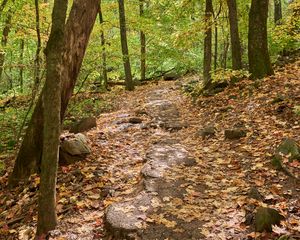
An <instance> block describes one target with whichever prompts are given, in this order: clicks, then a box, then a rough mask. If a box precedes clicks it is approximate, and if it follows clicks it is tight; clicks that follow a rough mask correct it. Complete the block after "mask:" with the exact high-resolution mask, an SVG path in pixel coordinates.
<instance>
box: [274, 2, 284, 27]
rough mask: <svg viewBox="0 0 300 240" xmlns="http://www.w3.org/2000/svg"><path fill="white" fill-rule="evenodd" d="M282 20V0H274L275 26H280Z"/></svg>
mask: <svg viewBox="0 0 300 240" xmlns="http://www.w3.org/2000/svg"><path fill="white" fill-rule="evenodd" d="M281 19H282V7H281V0H274V22H275V24H276V25H280V24H281Z"/></svg>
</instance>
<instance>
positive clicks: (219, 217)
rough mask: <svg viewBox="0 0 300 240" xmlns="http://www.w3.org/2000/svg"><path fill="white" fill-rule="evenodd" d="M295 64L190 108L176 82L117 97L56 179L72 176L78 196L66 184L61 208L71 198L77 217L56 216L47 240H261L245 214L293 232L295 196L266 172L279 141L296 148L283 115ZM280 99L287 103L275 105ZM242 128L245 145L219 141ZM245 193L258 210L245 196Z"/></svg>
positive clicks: (293, 122) (294, 126) (293, 91)
mask: <svg viewBox="0 0 300 240" xmlns="http://www.w3.org/2000/svg"><path fill="white" fill-rule="evenodd" d="M299 64H300V62H299V61H298V62H296V63H295V64H291V65H290V66H288V67H287V68H286V69H285V70H284V72H278V73H277V74H276V75H275V77H270V78H267V79H265V80H264V81H263V82H261V83H257V82H252V81H244V82H241V83H239V84H237V85H236V86H233V87H232V88H229V89H227V90H226V91H225V92H223V93H220V94H218V95H216V96H214V97H201V98H199V99H198V100H197V103H196V104H193V103H192V101H191V99H190V98H189V97H187V96H185V95H184V94H183V93H182V91H181V89H180V87H178V82H160V83H159V85H155V84H153V85H147V86H141V87H138V88H137V90H136V91H135V92H131V93H124V94H122V95H121V96H119V97H118V98H117V99H118V102H116V105H119V106H120V107H119V109H120V110H119V111H115V112H112V113H108V114H103V115H101V116H100V118H99V119H98V122H97V123H98V128H97V129H95V130H92V131H90V132H88V133H87V136H88V137H89V139H90V140H91V145H92V150H93V153H92V155H91V156H90V157H89V158H88V160H87V161H84V162H82V163H78V164H77V166H72V167H71V169H73V170H72V171H71V170H69V171H67V174H66V175H65V176H64V177H66V176H69V177H70V175H71V176H72V175H73V176H74V175H75V176H76V171H77V172H79V175H81V176H82V180H81V181H78V188H77V190H76V188H75V187H74V184H71V185H70V184H65V189H64V190H63V191H61V192H60V193H59V197H60V198H62V199H63V198H64V194H65V195H69V194H70V193H72V194H73V197H74V203H73V205H75V206H76V209H77V211H76V212H73V213H70V214H64V215H62V216H61V221H60V225H59V228H58V230H57V231H56V232H57V235H56V237H54V238H56V239H59V238H58V237H65V239H86V240H88V239H124V238H128V239H149V240H152V239H153V240H154V239H211V240H212V239H214V240H218V239H220V240H223V239H246V238H247V236H248V237H249V238H250V239H251V236H252V237H258V236H259V234H257V233H256V234H255V235H254V233H251V232H253V231H254V229H253V228H249V227H247V226H246V225H245V223H244V222H245V220H246V212H247V211H250V212H251V211H254V209H253V206H268V207H272V208H275V209H277V210H279V211H280V212H281V213H282V214H284V215H285V216H286V218H287V219H286V220H287V221H286V222H285V227H284V228H283V229H281V228H280V229H279V230H278V229H277V231H279V232H284V231H286V232H287V233H289V232H290V233H295V232H299V224H297V223H299V220H300V210H299V208H297V206H300V203H299V199H300V198H299V197H300V189H299V187H297V184H295V182H294V181H293V180H292V179H291V178H289V177H287V176H285V175H284V174H283V173H278V172H277V171H276V170H274V169H273V167H272V166H271V165H270V156H271V155H272V154H273V152H274V148H275V147H276V146H277V145H278V144H279V143H280V142H281V141H282V139H283V138H284V137H290V138H294V139H295V140H296V141H300V139H299V136H300V123H299V121H298V117H297V116H296V115H295V114H293V112H292V110H291V107H290V106H293V105H300V99H299V96H300V83H299V79H298V77H297V76H299V74H300V72H299V71H300V70H299ZM193 78H194V77H193V76H192V77H186V78H183V79H180V81H181V82H183V83H184V82H188V81H190V80H193ZM283 79H284V80H283ZM285 83H287V84H285ZM278 94H281V95H283V96H285V98H286V99H287V100H286V101H284V102H280V103H275V104H273V101H274V99H276V98H277V96H278ZM283 107H284V109H283V110H282V108H283ZM169 120H170V121H169ZM210 126H214V130H215V134H214V135H213V136H208V137H205V138H202V137H201V134H202V133H203V132H201V129H203V128H206V127H210ZM240 126H243V128H245V129H246V132H247V135H246V136H244V137H242V138H240V139H237V140H228V139H226V138H225V136H224V131H225V130H226V129H234V128H238V127H240ZM294 166H295V168H293V170H294V173H295V174H296V175H299V166H298V165H294ZM297 166H298V167H297ZM74 168H75V169H76V168H77V170H74ZM290 169H291V168H290ZM73 179H75V182H76V179H78V177H75V178H74V177H73ZM60 181H61V182H66V180H64V179H63V178H60ZM75 186H76V184H75ZM251 189H255V190H258V191H259V192H260V194H261V196H262V198H263V199H264V200H263V202H262V201H257V200H253V199H252V197H253V196H251V195H250V197H249V192H251V191H250V190H251ZM62 209H65V207H63V208H62ZM62 211H63V210H62ZM105 213H106V214H105ZM250 216H251V214H250ZM248 220H249V219H248ZM248 234H250V235H248ZM54 236H55V235H54ZM275 236H276V233H275ZM277 236H278V235H277ZM265 238H266V239H272V238H275V237H274V235H266V236H265ZM62 239H64V238H62Z"/></svg>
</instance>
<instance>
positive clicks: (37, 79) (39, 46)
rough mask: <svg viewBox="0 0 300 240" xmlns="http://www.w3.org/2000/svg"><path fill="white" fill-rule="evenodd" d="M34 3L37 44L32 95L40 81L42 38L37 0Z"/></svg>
mask: <svg viewBox="0 0 300 240" xmlns="http://www.w3.org/2000/svg"><path fill="white" fill-rule="evenodd" d="M34 5H35V27H36V36H37V46H36V53H35V60H34V88H33V95H35V92H36V90H37V88H38V85H39V83H40V69H41V56H40V54H41V50H42V40H41V29H40V10H39V0H34Z"/></svg>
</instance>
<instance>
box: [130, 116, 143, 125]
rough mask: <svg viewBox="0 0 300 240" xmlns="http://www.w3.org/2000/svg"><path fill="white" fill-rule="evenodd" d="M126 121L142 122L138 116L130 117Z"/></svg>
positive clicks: (132, 122)
mask: <svg viewBox="0 0 300 240" xmlns="http://www.w3.org/2000/svg"><path fill="white" fill-rule="evenodd" d="M128 122H129V123H131V124H140V123H142V122H143V119H141V118H139V117H131V118H129V119H128Z"/></svg>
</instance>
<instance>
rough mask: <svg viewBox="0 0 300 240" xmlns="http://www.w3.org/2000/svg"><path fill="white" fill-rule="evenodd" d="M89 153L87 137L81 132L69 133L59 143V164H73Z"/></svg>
mask: <svg viewBox="0 0 300 240" xmlns="http://www.w3.org/2000/svg"><path fill="white" fill-rule="evenodd" d="M90 153H91V150H90V148H89V146H88V143H87V138H86V137H85V136H84V135H83V134H81V133H78V134H76V135H70V136H67V137H65V138H64V139H63V140H62V142H61V144H60V153H59V161H60V164H61V165H69V164H73V163H75V162H77V161H81V160H84V159H85V158H86V156H87V155H89V154H90Z"/></svg>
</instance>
